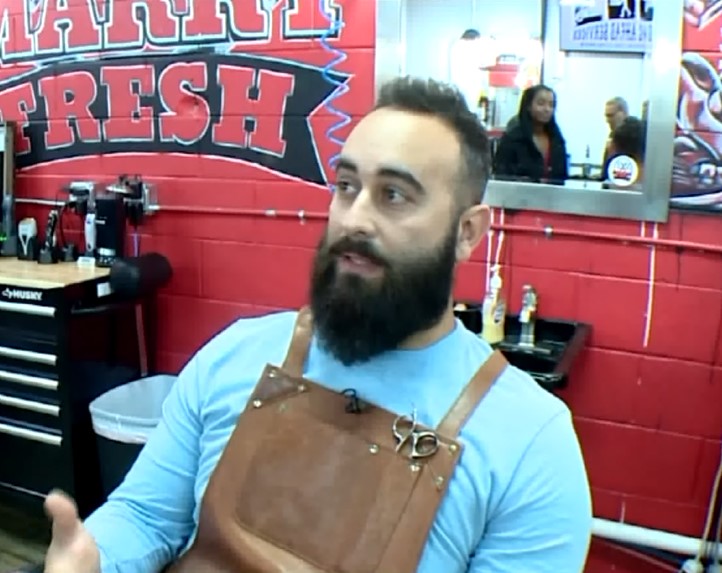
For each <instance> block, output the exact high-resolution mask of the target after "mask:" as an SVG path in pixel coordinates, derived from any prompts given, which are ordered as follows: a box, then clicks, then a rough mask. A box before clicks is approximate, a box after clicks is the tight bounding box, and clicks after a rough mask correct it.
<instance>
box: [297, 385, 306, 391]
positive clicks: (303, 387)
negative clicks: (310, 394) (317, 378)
mask: <svg viewBox="0 0 722 573" xmlns="http://www.w3.org/2000/svg"><path fill="white" fill-rule="evenodd" d="M298 391H299V392H305V391H306V385H305V384H299V385H298Z"/></svg>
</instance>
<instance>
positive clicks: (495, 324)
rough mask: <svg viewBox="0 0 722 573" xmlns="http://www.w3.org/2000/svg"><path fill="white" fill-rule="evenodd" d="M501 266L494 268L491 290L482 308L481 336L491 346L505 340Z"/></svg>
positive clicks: (489, 289) (504, 305) (504, 309)
mask: <svg viewBox="0 0 722 573" xmlns="http://www.w3.org/2000/svg"><path fill="white" fill-rule="evenodd" d="M500 270H501V269H500V267H499V265H495V266H494V268H493V271H492V272H493V274H492V276H491V278H490V280H489V288H488V290H487V292H486V296H485V297H484V304H483V306H482V324H483V327H482V331H481V335H482V337H483V338H484V340H486V341H487V342H488V343H489V344H498V343H499V342H501V341H502V340H504V321H505V319H506V301H505V300H504V299H503V298H502V295H501V287H502V280H501V275H500V274H499V271H500Z"/></svg>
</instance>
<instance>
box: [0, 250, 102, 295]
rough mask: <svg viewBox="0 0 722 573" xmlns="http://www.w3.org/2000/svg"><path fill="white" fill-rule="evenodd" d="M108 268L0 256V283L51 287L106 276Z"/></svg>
mask: <svg viewBox="0 0 722 573" xmlns="http://www.w3.org/2000/svg"><path fill="white" fill-rule="evenodd" d="M109 274H110V269H107V268H98V267H79V266H78V265H77V264H75V263H56V264H54V265H40V264H38V263H37V262H35V261H20V260H18V259H15V258H11V257H8V258H3V257H0V284H3V285H12V286H17V287H23V288H36V289H53V288H62V287H66V286H68V285H72V284H76V283H82V282H85V281H90V280H94V279H99V278H103V277H107V276H108V275H109Z"/></svg>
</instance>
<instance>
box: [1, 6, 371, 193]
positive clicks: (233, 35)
mask: <svg viewBox="0 0 722 573" xmlns="http://www.w3.org/2000/svg"><path fill="white" fill-rule="evenodd" d="M346 4H349V3H348V2H341V1H336V2H333V1H331V0H328V1H326V2H325V3H323V2H322V3H319V2H318V0H275V1H268V0H257V1H252V0H145V1H144V2H142V3H140V2H131V1H127V0H84V1H77V2H65V3H63V2H55V1H42V0H41V1H38V0H5V1H4V2H0V62H1V64H0V117H1V118H2V119H5V120H15V121H17V123H18V126H19V129H20V133H19V134H18V138H17V150H18V161H17V163H18V166H19V168H20V169H28V168H32V167H35V166H39V165H40V166H42V165H48V164H52V163H54V162H57V161H59V160H65V161H67V160H73V159H78V158H88V157H101V156H112V155H119V156H120V154H126V155H127V156H128V157H129V159H128V162H129V165H131V162H132V156H133V155H139V154H151V155H159V154H160V155H165V154H186V155H192V156H194V157H197V156H201V157H205V158H215V159H217V160H222V161H224V165H226V166H227V164H228V162H229V161H230V162H237V163H239V164H244V165H248V164H252V165H257V166H259V167H261V168H263V169H265V170H270V171H272V172H274V173H277V174H279V175H281V176H287V177H290V178H294V179H300V180H304V181H308V182H311V183H317V184H323V183H324V182H325V179H326V171H327V169H328V166H327V164H328V158H329V157H330V156H331V155H333V154H335V153H337V152H338V149H337V147H338V145H337V143H333V142H332V141H330V140H329V138H328V137H327V131H328V129H329V125H330V124H329V116H332V115H333V113H332V112H331V111H329V110H328V104H329V103H330V102H331V101H332V100H334V98H336V97H337V95H338V93H339V92H338V86H339V85H343V84H347V83H348V82H349V80H350V78H351V77H352V76H351V74H350V73H349V72H350V71H351V70H353V72H354V74H353V75H354V76H359V78H358V81H357V82H356V85H355V90H356V91H355V94H354V95H355V96H356V98H357V101H359V105H360V106H363V108H364V109H365V108H366V107H367V106H368V105H369V104H370V101H371V98H372V94H373V66H370V67H368V69H366V68H365V67H363V66H360V65H358V62H359V59H363V56H360V55H356V54H352V53H350V52H351V51H348V50H347V52H348V53H347V54H346V55H347V56H348V60H347V61H346V62H345V63H344V64H343V65H342V66H331V65H329V62H331V61H332V60H333V59H334V57H335V56H334V55H333V54H331V53H329V52H328V50H327V49H325V48H324V47H323V46H322V44H321V40H322V38H323V39H324V40H323V41H324V42H325V43H326V44H328V45H330V46H334V47H336V49H338V48H339V47H340V48H343V47H344V46H349V45H350V46H354V47H366V46H373V41H374V31H375V28H374V26H373V22H374V10H373V4H375V3H369V6H368V7H367V8H368V9H365V10H364V11H361V10H354V9H350V8H348V7H347V6H346ZM356 4H358V3H356ZM351 18H355V19H356V20H357V21H356V22H354V23H353V25H348V24H347V23H348V21H349V19H351ZM339 22H344V26H343V27H342V28H341V27H340V26H335V27H336V28H341V30H340V31H339V30H336V31H335V32H331V31H330V29H331V28H333V27H334V23H339ZM369 24H370V25H369ZM371 61H373V60H371ZM339 99H340V98H339ZM349 99H350V98H348V97H347V98H346V99H345V100H344V102H345V103H348V101H349ZM344 102H342V101H335V102H334V104H333V105H334V107H336V108H340V109H342V110H343V112H344V113H347V114H349V115H350V114H352V113H354V112H355V111H356V110H354V109H347V110H344V109H343V108H344ZM129 171H134V170H133V169H129Z"/></svg>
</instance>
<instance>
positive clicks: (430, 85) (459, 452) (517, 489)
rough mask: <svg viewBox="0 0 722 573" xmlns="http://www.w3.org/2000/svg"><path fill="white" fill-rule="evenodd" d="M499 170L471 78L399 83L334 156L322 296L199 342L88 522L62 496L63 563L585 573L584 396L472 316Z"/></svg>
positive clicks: (61, 568)
mask: <svg viewBox="0 0 722 573" xmlns="http://www.w3.org/2000/svg"><path fill="white" fill-rule="evenodd" d="M488 175H489V142H488V139H487V136H486V133H485V131H484V129H483V128H482V127H481V125H480V124H479V122H478V120H477V118H476V117H475V116H474V114H473V113H472V112H471V111H470V110H469V109H468V107H467V106H466V104H465V102H464V98H463V96H462V95H461V94H460V93H459V92H458V91H457V90H455V89H453V88H451V87H448V86H446V85H443V84H440V83H437V82H434V81H422V80H416V79H411V78H399V79H396V80H394V81H391V82H390V83H388V84H386V85H385V86H384V87H383V89H382V90H381V91H380V96H379V99H378V102H377V104H376V106H375V108H374V109H373V110H372V111H371V112H370V113H369V114H368V115H367V116H365V117H364V118H363V119H362V120H361V121H360V122H359V123H358V125H357V126H356V127H355V128H354V130H353V132H352V133H351V134H350V135H349V137H348V140H347V142H346V143H345V145H344V147H343V150H342V154H341V157H340V160H339V162H338V165H337V167H336V173H335V180H334V181H333V189H334V195H333V200H332V202H331V207H330V211H329V221H328V226H327V229H326V232H325V234H324V236H323V239H322V241H321V243H320V245H319V247H318V250H317V253H316V257H315V261H314V265H313V271H312V275H311V284H310V297H309V298H310V305H309V308H304V309H302V310H301V311H299V312H280V313H277V314H272V315H268V316H263V317H259V318H244V319H241V320H238V321H237V322H235V323H234V324H233V325H231V326H230V327H229V328H227V329H226V330H225V331H223V332H222V333H221V334H219V335H218V336H216V337H215V338H214V339H213V340H211V341H210V342H209V343H208V344H207V345H206V346H205V347H204V348H203V349H201V350H200V351H199V352H198V353H197V354H196V356H194V357H193V359H192V360H191V361H190V362H189V364H188V365H187V366H186V367H185V368H184V370H183V371H182V373H181V374H180V376H179V379H178V381H177V383H176V385H175V387H174V389H173V391H172V392H171V394H170V396H169V397H168V399H167V400H166V403H165V406H164V414H163V420H162V422H161V424H160V426H159V427H158V429H157V430H156V431H155V433H154V434H153V435H152V437H151V438H150V441H149V442H148V443H147V445H146V446H145V448H144V449H143V451H142V453H141V454H140V456H139V458H138V460H137V462H136V463H135V465H134V466H133V468H132V469H131V470H130V472H129V474H128V475H127V477H126V479H125V481H124V482H123V483H122V484H121V485H120V486H119V487H118V489H117V490H116V491H115V492H114V493H113V494H112V495H111V496H110V498H109V499H108V501H107V502H106V503H105V504H104V505H103V506H102V507H100V508H99V509H98V510H97V511H96V512H95V513H94V514H93V515H91V516H90V517H89V518H88V520H87V521H86V522H85V523H81V521H80V520H79V519H78V515H77V513H76V510H75V507H74V505H73V503H72V500H70V499H69V498H67V497H66V496H65V495H63V494H61V493H53V494H51V495H50V496H49V497H48V499H47V500H46V508H47V511H48V513H49V515H50V516H51V518H52V519H53V540H52V544H51V546H50V548H49V551H48V554H47V558H46V564H45V572H46V573H99V572H102V573H157V572H159V571H161V570H163V571H169V572H171V573H320V572H325V573H332V572H333V573H390V572H393V573H412V572H414V571H417V572H419V573H463V572H468V573H521V572H531V571H533V572H534V573H544V572H549V573H552V572H553V573H579V572H580V571H581V570H582V568H583V565H584V561H585V558H586V553H587V549H588V544H589V538H590V531H591V504H590V495H589V486H588V483H587V477H586V473H585V468H584V462H583V459H582V455H581V452H580V448H579V444H578V441H577V437H576V434H575V432H574V428H573V425H572V419H571V416H570V413H569V410H568V409H567V408H566V407H565V405H564V404H563V403H562V402H561V401H560V400H558V399H557V398H556V397H554V396H553V395H552V394H550V393H548V392H546V391H544V390H543V389H541V388H540V387H539V386H538V385H537V384H536V383H535V382H534V381H533V379H532V378H531V377H530V376H529V375H528V374H526V373H524V372H522V371H520V370H518V369H516V368H514V367H511V366H509V365H508V364H507V363H506V361H505V360H504V358H503V356H502V355H501V354H499V353H497V352H494V351H493V350H492V349H491V348H490V347H489V345H488V344H486V342H484V341H483V340H482V339H480V338H479V337H478V336H476V335H475V334H473V333H472V332H470V331H468V330H466V329H465V328H464V327H463V326H462V325H461V323H460V322H459V321H457V320H456V319H455V317H454V314H453V308H452V287H453V282H454V274H455V270H456V268H457V266H458V265H459V264H460V263H462V262H464V261H466V260H468V259H469V258H470V256H471V254H472V252H473V251H474V249H475V248H476V247H477V246H478V245H479V243H480V242H481V241H482V239H483V238H484V237H485V236H486V233H487V230H488V228H489V210H488V208H487V206H485V205H483V203H482V198H483V192H484V189H485V186H486V182H487V178H488Z"/></svg>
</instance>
